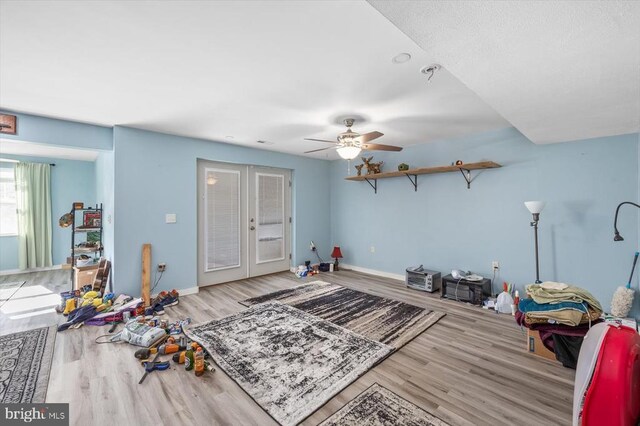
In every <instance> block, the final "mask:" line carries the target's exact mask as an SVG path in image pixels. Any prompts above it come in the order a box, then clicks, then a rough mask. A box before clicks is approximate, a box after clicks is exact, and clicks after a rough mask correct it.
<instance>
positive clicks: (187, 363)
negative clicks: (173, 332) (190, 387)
mask: <svg viewBox="0 0 640 426" xmlns="http://www.w3.org/2000/svg"><path fill="white" fill-rule="evenodd" d="M194 362H195V359H194V357H193V349H191V348H189V349H187V352H186V353H185V354H184V369H185V370H187V371H191V370H193V366H194Z"/></svg>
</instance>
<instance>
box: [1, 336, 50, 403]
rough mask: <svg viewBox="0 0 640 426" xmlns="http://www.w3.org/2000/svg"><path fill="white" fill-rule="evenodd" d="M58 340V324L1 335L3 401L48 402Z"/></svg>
mask: <svg viewBox="0 0 640 426" xmlns="http://www.w3.org/2000/svg"><path fill="white" fill-rule="evenodd" d="M55 340H56V327H55V326H53V327H43V328H37V329H35V330H29V331H21V332H19V333H13V334H5V335H4V336H0V403H3V404H6V403H30V402H33V403H41V402H44V400H45V397H46V396H47V386H48V385H49V372H50V371H51V359H52V358H53V347H54V345H55Z"/></svg>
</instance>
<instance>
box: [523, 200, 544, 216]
mask: <svg viewBox="0 0 640 426" xmlns="http://www.w3.org/2000/svg"><path fill="white" fill-rule="evenodd" d="M546 204H547V203H546V202H544V201H525V202H524V205H525V206H527V208H528V209H529V211H530V212H531V213H532V214H536V213H540V212H541V211H542V210H543V209H544V206H545V205H546Z"/></svg>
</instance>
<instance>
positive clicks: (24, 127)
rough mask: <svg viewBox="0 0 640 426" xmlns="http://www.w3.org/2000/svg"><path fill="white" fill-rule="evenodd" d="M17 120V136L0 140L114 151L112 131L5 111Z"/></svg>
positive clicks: (3, 111)
mask: <svg viewBox="0 0 640 426" xmlns="http://www.w3.org/2000/svg"><path fill="white" fill-rule="evenodd" d="M0 112H2V113H6V114H12V115H15V116H16V117H17V126H16V127H17V129H18V131H17V134H15V135H8V134H5V133H3V134H2V138H4V139H14V140H20V141H26V142H34V143H41V144H47V145H56V146H66V147H74V148H88V149H100V150H111V149H113V129H112V128H111V127H102V126H95V125H92V124H84V123H78V122H75V121H68V120H58V119H54V118H47V117H40V116H37V115H31V114H21V113H16V112H11V111H7V110H2V111H0Z"/></svg>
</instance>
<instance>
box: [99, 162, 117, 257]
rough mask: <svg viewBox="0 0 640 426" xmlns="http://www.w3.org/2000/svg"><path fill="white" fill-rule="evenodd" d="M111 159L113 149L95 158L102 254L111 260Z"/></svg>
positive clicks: (112, 166) (112, 221) (112, 230)
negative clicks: (101, 218) (100, 213)
mask: <svg viewBox="0 0 640 426" xmlns="http://www.w3.org/2000/svg"><path fill="white" fill-rule="evenodd" d="M113 159H114V155H113V151H102V152H100V153H99V154H98V158H97V159H96V199H97V200H98V202H101V203H102V208H103V218H104V219H103V221H102V238H103V246H104V256H105V257H106V258H107V259H109V260H113V249H114V216H113V185H114V171H115V168H114V163H113ZM114 269H115V268H114Z"/></svg>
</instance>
